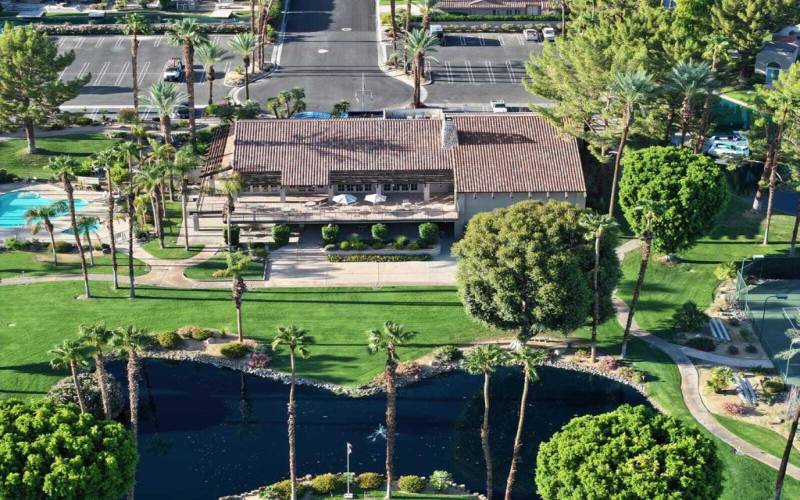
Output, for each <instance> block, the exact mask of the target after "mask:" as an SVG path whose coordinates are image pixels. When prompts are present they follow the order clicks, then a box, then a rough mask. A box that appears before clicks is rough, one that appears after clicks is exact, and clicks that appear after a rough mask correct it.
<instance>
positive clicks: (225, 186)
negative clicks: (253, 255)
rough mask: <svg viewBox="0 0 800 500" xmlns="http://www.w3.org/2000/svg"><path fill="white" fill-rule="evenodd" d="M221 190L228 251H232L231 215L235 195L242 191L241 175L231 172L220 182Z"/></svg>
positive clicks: (234, 208)
mask: <svg viewBox="0 0 800 500" xmlns="http://www.w3.org/2000/svg"><path fill="white" fill-rule="evenodd" d="M222 192H223V193H224V194H225V224H226V225H227V231H228V251H229V252H232V251H233V238H232V237H231V217H232V215H233V211H234V210H236V197H237V196H238V195H239V193H241V192H242V177H241V176H240V175H239V174H238V173H236V172H233V173H232V174H231V175H229V176H228V177H226V178H225V181H223V183H222Z"/></svg>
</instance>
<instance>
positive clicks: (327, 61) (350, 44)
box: [237, 0, 412, 111]
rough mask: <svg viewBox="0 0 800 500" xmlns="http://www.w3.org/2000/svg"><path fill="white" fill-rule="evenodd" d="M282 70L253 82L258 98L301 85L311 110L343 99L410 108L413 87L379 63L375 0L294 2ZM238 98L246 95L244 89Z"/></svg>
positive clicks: (365, 105)
mask: <svg viewBox="0 0 800 500" xmlns="http://www.w3.org/2000/svg"><path fill="white" fill-rule="evenodd" d="M289 9H290V10H289V13H288V16H287V18H286V30H285V35H284V39H283V46H282V47H281V48H278V49H276V50H277V51H279V54H280V61H279V70H278V71H277V72H275V73H274V74H273V75H272V76H270V77H269V78H266V79H264V80H262V81H260V82H257V83H255V84H254V85H251V87H250V97H251V99H255V100H257V101H258V102H261V103H263V102H265V101H266V100H267V98H269V97H272V96H274V95H276V94H277V93H278V92H280V91H282V90H286V89H289V88H291V87H295V86H299V87H303V88H304V89H305V92H306V104H307V107H308V110H309V111H330V110H331V108H332V107H333V105H334V104H335V103H336V102H338V101H341V100H345V101H348V102H350V104H351V107H352V109H354V110H375V109H382V108H391V107H402V106H406V105H407V104H408V103H409V102H410V100H411V94H412V89H411V87H410V86H408V85H406V84H405V83H403V82H401V81H399V80H397V79H395V78H392V77H390V76H388V75H386V74H385V73H383V72H382V71H381V69H380V68H379V67H378V50H379V46H378V43H377V35H376V30H375V23H376V20H375V3H374V2H373V1H372V0H290V4H289ZM237 97H238V98H239V99H243V98H244V91H243V90H240V91H238V94H237Z"/></svg>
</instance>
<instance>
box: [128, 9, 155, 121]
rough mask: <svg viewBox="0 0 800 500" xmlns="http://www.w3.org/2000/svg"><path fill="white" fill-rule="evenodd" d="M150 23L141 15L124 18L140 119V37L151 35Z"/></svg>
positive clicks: (134, 92) (134, 94)
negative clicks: (128, 36)
mask: <svg viewBox="0 0 800 500" xmlns="http://www.w3.org/2000/svg"><path fill="white" fill-rule="evenodd" d="M150 31H151V30H150V23H149V22H148V21H147V18H146V17H144V16H143V15H142V14H139V13H132V14H128V15H126V16H125V17H123V18H122V32H123V33H125V34H126V35H130V37H131V79H132V81H133V83H132V87H133V109H134V110H135V111H136V117H137V119H138V117H139V35H146V34H148V33H150Z"/></svg>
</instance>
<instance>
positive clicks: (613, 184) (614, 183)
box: [608, 109, 632, 217]
mask: <svg viewBox="0 0 800 500" xmlns="http://www.w3.org/2000/svg"><path fill="white" fill-rule="evenodd" d="M631 116H632V114H631V110H629V109H627V110H625V116H624V117H623V119H624V120H625V126H624V127H623V128H622V137H620V139H619V147H617V156H616V158H614V174H613V176H612V178H611V196H610V198H611V199H610V200H609V202H608V215H609V217H614V208H615V206H616V203H617V183H618V182H619V170H620V165H621V164H622V153H623V152H624V150H625V143H626V142H627V141H628V133H630V130H631Z"/></svg>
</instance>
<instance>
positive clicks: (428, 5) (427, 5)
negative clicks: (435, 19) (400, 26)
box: [415, 0, 441, 31]
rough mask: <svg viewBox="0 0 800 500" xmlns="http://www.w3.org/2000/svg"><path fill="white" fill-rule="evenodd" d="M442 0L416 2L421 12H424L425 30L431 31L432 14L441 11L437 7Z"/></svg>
mask: <svg viewBox="0 0 800 500" xmlns="http://www.w3.org/2000/svg"><path fill="white" fill-rule="evenodd" d="M440 1H441V0H417V2H416V3H415V5H416V6H417V9H419V12H420V14H422V30H423V31H430V29H431V14H435V13H438V12H441V11H440V10H439V9H438V8H437V5H439V2H440Z"/></svg>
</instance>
